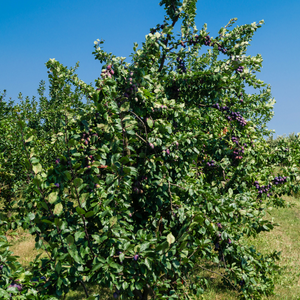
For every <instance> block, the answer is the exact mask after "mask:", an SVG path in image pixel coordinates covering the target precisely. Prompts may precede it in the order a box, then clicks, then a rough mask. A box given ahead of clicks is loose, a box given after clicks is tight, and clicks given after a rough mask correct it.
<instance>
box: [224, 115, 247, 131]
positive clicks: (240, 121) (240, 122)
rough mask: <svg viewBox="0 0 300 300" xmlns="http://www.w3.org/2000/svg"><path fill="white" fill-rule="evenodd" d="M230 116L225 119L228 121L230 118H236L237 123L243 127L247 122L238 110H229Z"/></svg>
mask: <svg viewBox="0 0 300 300" xmlns="http://www.w3.org/2000/svg"><path fill="white" fill-rule="evenodd" d="M230 115H231V116H230V117H229V118H228V117H227V119H228V120H229V121H230V120H237V121H238V123H239V124H240V125H241V126H242V127H244V126H245V125H246V124H247V121H246V120H245V119H244V118H243V117H242V115H241V113H240V112H233V111H232V112H231V114H230Z"/></svg>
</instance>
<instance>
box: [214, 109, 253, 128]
mask: <svg viewBox="0 0 300 300" xmlns="http://www.w3.org/2000/svg"><path fill="white" fill-rule="evenodd" d="M212 107H213V108H216V109H218V110H219V111H223V112H224V111H225V112H227V113H228V114H229V115H228V116H227V120H228V121H231V120H236V121H238V123H239V124H240V125H241V126H243V127H244V126H245V125H246V124H247V121H246V120H245V119H244V118H243V117H242V115H241V113H240V112H234V111H230V109H229V107H228V106H222V107H221V106H220V105H219V103H215V104H213V105H212Z"/></svg>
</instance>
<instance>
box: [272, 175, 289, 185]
mask: <svg viewBox="0 0 300 300" xmlns="http://www.w3.org/2000/svg"><path fill="white" fill-rule="evenodd" d="M285 182H286V177H285V176H284V177H281V176H279V177H275V178H274V180H273V183H274V184H275V185H278V184H282V183H285Z"/></svg>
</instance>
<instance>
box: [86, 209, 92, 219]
mask: <svg viewBox="0 0 300 300" xmlns="http://www.w3.org/2000/svg"><path fill="white" fill-rule="evenodd" d="M93 215H94V212H93V211H92V210H91V211H88V212H87V213H86V214H85V217H86V218H89V217H91V216H93Z"/></svg>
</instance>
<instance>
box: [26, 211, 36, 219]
mask: <svg viewBox="0 0 300 300" xmlns="http://www.w3.org/2000/svg"><path fill="white" fill-rule="evenodd" d="M27 216H28V218H29V220H31V221H32V220H34V218H35V214H34V213H29V214H28V215H27Z"/></svg>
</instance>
